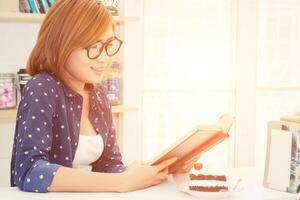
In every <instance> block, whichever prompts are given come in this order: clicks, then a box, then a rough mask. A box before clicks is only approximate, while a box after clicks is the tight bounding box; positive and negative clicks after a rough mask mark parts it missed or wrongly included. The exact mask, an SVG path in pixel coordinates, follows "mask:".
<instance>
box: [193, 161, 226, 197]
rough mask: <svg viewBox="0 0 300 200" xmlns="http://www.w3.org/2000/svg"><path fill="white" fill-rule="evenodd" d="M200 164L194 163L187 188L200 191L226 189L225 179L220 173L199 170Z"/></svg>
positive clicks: (224, 190)
mask: <svg viewBox="0 0 300 200" xmlns="http://www.w3.org/2000/svg"><path fill="white" fill-rule="evenodd" d="M200 166H201V167H200ZM201 168H202V165H201V164H199V163H196V164H195V165H194V168H193V169H192V170H191V173H190V181H189V189H190V190H193V191H201V192H220V191H222V192H226V191H228V185H227V179H226V176H225V175H222V174H208V173H204V172H202V170H200V169H201Z"/></svg>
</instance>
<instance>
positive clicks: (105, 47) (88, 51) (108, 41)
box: [84, 36, 123, 60]
mask: <svg viewBox="0 0 300 200" xmlns="http://www.w3.org/2000/svg"><path fill="white" fill-rule="evenodd" d="M113 40H117V41H118V42H119V44H120V45H119V47H118V49H117V50H116V51H115V52H114V53H113V54H109V53H108V51H107V48H108V44H109V43H110V42H111V41H113ZM98 42H100V43H101V44H102V46H101V48H100V50H99V53H98V55H96V56H95V57H91V56H90V48H91V47H92V46H93V45H91V46H88V47H85V48H84V49H85V50H87V56H88V58H89V59H91V60H94V59H97V58H99V56H100V55H101V53H102V52H103V49H105V52H106V55H107V56H109V57H111V56H114V55H116V54H117V53H118V51H119V50H120V48H121V46H122V44H123V41H122V40H121V39H119V38H118V37H117V36H113V37H111V38H109V39H108V40H107V41H105V42H103V41H102V40H99V41H97V42H96V43H98Z"/></svg>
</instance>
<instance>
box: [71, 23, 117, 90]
mask: <svg viewBox="0 0 300 200" xmlns="http://www.w3.org/2000/svg"><path fill="white" fill-rule="evenodd" d="M113 36H114V32H113V29H112V27H111V28H109V29H107V31H106V32H105V33H104V34H103V36H102V37H101V38H99V40H101V41H104V42H105V41H107V40H108V39H110V38H111V37H113ZM100 45H101V43H95V44H93V45H91V48H94V50H96V49H97V48H99V47H100ZM111 61H112V57H109V56H108V55H107V54H106V52H105V50H104V49H103V51H102V53H101V54H100V56H99V57H98V58H96V59H90V58H89V57H88V55H87V50H86V49H83V48H82V49H78V50H75V51H73V52H72V53H71V55H70V56H69V58H68V60H67V63H66V66H65V69H66V72H67V75H69V76H70V77H68V78H66V79H68V80H66V81H68V82H70V83H71V85H73V86H75V85H76V86H75V87H76V88H77V89H78V88H82V86H84V84H85V83H100V82H101V81H102V78H103V75H104V69H105V68H106V67H108V66H109V65H110V63H111Z"/></svg>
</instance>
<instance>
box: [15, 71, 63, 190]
mask: <svg viewBox="0 0 300 200" xmlns="http://www.w3.org/2000/svg"><path fill="white" fill-rule="evenodd" d="M54 112H55V93H54V87H52V86H51V83H50V82H49V79H48V80H47V79H45V80H44V78H43V77H34V78H33V79H31V80H30V81H29V82H28V83H27V85H26V87H25V88H24V89H23V95H22V100H21V102H20V104H19V108H18V116H17V122H16V131H17V133H16V140H15V141H16V144H15V146H16V148H15V163H14V165H15V167H14V169H15V175H14V182H15V184H16V185H17V186H18V187H19V188H20V189H21V190H23V191H28V192H47V191H48V187H49V186H50V185H51V182H52V179H53V177H54V175H55V173H56V171H57V169H58V168H59V167H60V166H59V165H57V164H53V163H50V162H49V151H50V150H51V146H52V135H53V133H52V117H53V114H54Z"/></svg>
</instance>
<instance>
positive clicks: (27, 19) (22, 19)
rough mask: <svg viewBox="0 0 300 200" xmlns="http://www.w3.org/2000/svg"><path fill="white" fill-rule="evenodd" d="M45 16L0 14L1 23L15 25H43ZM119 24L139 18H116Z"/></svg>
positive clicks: (12, 13)
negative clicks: (13, 23)
mask: <svg viewBox="0 0 300 200" xmlns="http://www.w3.org/2000/svg"><path fill="white" fill-rule="evenodd" d="M44 17H45V14H33V13H18V12H0V22H15V23H41V22H42V21H43V19H44ZM114 19H115V20H116V22H117V23H119V24H121V23H125V22H133V21H137V20H138V17H134V16H124V17H123V16H114Z"/></svg>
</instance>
